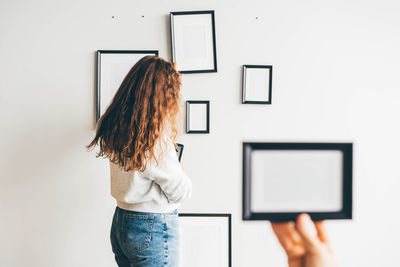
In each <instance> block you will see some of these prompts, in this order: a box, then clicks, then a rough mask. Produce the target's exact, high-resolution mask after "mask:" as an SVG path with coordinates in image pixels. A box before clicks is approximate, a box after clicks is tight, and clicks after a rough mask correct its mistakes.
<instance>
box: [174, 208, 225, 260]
mask: <svg viewBox="0 0 400 267" xmlns="http://www.w3.org/2000/svg"><path fill="white" fill-rule="evenodd" d="M179 217H193V218H196V217H198V218H206V217H209V218H210V219H212V218H227V219H228V225H227V229H228V239H229V240H228V257H229V258H228V267H232V214H230V213H179Z"/></svg>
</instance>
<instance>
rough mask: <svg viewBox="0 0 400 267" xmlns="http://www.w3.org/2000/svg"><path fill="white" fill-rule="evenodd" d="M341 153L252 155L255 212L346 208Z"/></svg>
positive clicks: (261, 152)
mask: <svg viewBox="0 0 400 267" xmlns="http://www.w3.org/2000/svg"><path fill="white" fill-rule="evenodd" d="M342 160H343V153H342V152H341V151H339V150H329V151H328V150H327V151H319V150H313V151H310V150H268V151H254V152H253V153H252V156H251V210H252V211H253V212H302V211H306V212H335V211H339V210H341V208H342V183H343V182H342Z"/></svg>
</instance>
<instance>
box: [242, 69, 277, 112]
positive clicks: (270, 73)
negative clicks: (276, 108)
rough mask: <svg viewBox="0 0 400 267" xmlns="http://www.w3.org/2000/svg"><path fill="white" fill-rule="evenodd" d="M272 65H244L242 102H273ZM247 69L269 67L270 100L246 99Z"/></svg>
mask: <svg viewBox="0 0 400 267" xmlns="http://www.w3.org/2000/svg"><path fill="white" fill-rule="evenodd" d="M272 68H273V66H272V65H243V67H242V104H267V105H270V104H272ZM247 69H269V85H268V87H269V88H268V99H269V101H246V99H245V95H246V71H247Z"/></svg>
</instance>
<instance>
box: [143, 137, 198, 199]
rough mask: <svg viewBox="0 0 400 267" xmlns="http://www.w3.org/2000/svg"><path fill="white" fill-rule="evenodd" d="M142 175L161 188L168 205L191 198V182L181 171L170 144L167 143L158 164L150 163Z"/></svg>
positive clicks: (173, 148) (172, 146)
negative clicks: (152, 180)
mask: <svg viewBox="0 0 400 267" xmlns="http://www.w3.org/2000/svg"><path fill="white" fill-rule="evenodd" d="M144 173H145V175H147V176H148V177H151V178H152V179H154V181H155V182H156V183H157V184H158V185H159V186H160V187H161V190H162V191H163V192H164V194H165V196H166V197H167V199H168V201H169V202H170V203H180V202H183V201H184V200H186V199H188V198H189V197H190V196H191V193H192V181H191V180H190V179H189V178H188V177H187V175H186V174H185V172H184V171H183V169H182V166H181V164H180V163H179V160H178V157H177V155H176V151H175V147H174V145H173V144H172V143H167V148H166V149H165V151H164V153H163V154H162V159H161V160H158V164H157V163H156V162H154V161H152V162H151V165H150V166H149V167H148V168H147V169H146V170H145V172H144Z"/></svg>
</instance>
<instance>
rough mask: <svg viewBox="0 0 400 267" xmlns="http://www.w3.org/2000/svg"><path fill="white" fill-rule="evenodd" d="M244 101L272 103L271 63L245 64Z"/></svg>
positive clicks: (243, 79)
mask: <svg viewBox="0 0 400 267" xmlns="http://www.w3.org/2000/svg"><path fill="white" fill-rule="evenodd" d="M242 103H243V104H271V103H272V66H271V65H243V74H242Z"/></svg>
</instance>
